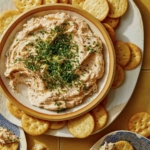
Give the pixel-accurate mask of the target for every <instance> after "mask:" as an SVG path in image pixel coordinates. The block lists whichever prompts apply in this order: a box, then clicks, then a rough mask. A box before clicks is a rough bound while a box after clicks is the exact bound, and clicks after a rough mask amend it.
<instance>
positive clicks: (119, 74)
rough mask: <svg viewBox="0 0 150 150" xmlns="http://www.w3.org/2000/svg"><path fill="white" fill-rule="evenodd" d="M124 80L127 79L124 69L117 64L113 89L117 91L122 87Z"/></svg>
mask: <svg viewBox="0 0 150 150" xmlns="http://www.w3.org/2000/svg"><path fill="white" fill-rule="evenodd" d="M124 78H125V72H124V70H123V68H122V67H121V66H120V65H119V64H116V72H115V77H114V81H113V84H112V88H113V89H116V88H118V87H119V86H121V85H122V83H123V81H124Z"/></svg>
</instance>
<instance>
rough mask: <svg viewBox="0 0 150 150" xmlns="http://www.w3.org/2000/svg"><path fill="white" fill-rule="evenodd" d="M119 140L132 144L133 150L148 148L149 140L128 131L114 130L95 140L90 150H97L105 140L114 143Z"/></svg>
mask: <svg viewBox="0 0 150 150" xmlns="http://www.w3.org/2000/svg"><path fill="white" fill-rule="evenodd" d="M120 140H126V141H128V142H129V143H131V144H132V146H133V147H134V150H150V140H149V139H147V138H145V137H143V136H141V135H139V134H136V133H133V132H130V131H124V130H120V131H115V132H112V133H109V134H107V135H105V136H104V137H102V138H101V139H100V140H99V141H98V142H96V143H95V144H94V145H93V146H92V147H91V149H90V150H98V148H99V147H100V145H103V144H104V142H105V141H106V142H107V143H110V142H112V143H115V142H117V141H120Z"/></svg>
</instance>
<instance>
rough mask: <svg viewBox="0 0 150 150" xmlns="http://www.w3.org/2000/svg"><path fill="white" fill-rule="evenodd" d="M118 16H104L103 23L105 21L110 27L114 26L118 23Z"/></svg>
mask: <svg viewBox="0 0 150 150" xmlns="http://www.w3.org/2000/svg"><path fill="white" fill-rule="evenodd" d="M119 21H120V18H110V17H106V18H105V20H103V23H107V24H108V25H110V26H111V27H112V28H116V27H117V26H118V24H119Z"/></svg>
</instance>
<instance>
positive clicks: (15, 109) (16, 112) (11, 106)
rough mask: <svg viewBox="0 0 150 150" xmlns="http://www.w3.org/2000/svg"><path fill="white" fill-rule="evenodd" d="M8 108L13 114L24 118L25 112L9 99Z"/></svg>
mask: <svg viewBox="0 0 150 150" xmlns="http://www.w3.org/2000/svg"><path fill="white" fill-rule="evenodd" d="M7 108H8V110H9V111H10V113H11V114H12V115H13V116H15V117H17V118H18V119H21V118H22V115H23V114H24V112H23V111H22V110H20V109H19V108H18V107H17V106H15V105H14V104H12V103H11V102H10V101H7Z"/></svg>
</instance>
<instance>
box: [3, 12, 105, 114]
mask: <svg viewBox="0 0 150 150" xmlns="http://www.w3.org/2000/svg"><path fill="white" fill-rule="evenodd" d="M102 49H103V47H102V42H101V40H100V38H99V37H98V36H97V35H95V34H94V33H93V32H92V30H91V29H90V27H89V26H88V24H87V23H86V22H85V21H84V20H81V19H80V18H78V17H76V16H71V15H69V14H68V13H63V12H59V13H54V14H48V15H45V16H42V17H35V18H31V19H30V20H28V21H27V23H25V24H24V25H23V29H22V30H21V31H19V32H18V33H17V35H16V36H15V39H14V41H13V43H12V44H11V46H10V48H9V50H8V52H7V54H6V55H7V61H6V71H5V73H4V74H5V76H6V77H8V78H10V87H11V88H12V89H13V91H14V92H16V91H18V88H17V87H18V86H17V85H18V84H25V85H26V86H28V96H29V100H30V102H31V104H32V105H34V106H37V107H40V108H44V109H48V110H55V111H56V110H57V111H61V110H64V109H67V108H72V107H75V106H76V105H79V104H80V103H81V102H82V101H83V99H84V97H85V96H87V95H90V94H91V93H92V92H97V80H98V79H100V78H102V77H103V74H104V60H103V53H102Z"/></svg>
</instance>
